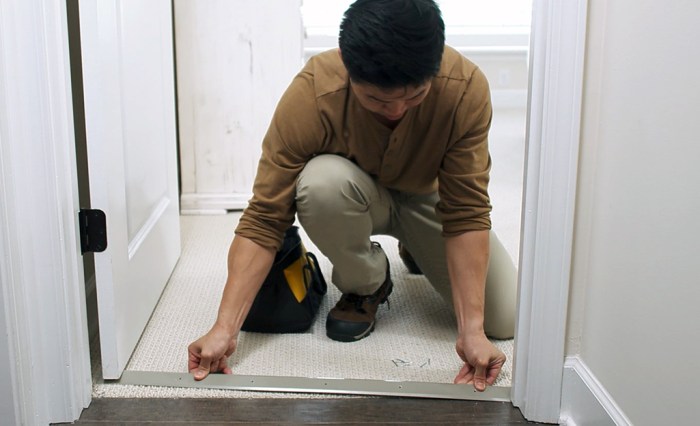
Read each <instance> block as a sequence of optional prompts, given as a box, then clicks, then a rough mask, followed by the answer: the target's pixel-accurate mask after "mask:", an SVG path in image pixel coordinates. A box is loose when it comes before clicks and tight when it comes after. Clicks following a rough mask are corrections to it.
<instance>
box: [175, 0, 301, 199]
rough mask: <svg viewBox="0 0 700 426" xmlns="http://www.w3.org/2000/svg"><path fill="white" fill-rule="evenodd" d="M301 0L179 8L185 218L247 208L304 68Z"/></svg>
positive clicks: (179, 2)
mask: <svg viewBox="0 0 700 426" xmlns="http://www.w3.org/2000/svg"><path fill="white" fill-rule="evenodd" d="M300 5H301V1H300V0H294V1H290V0H243V1H236V2H232V1H229V0H175V1H174V9H175V44H176V57H177V60H176V62H177V65H176V66H177V90H178V121H179V123H178V124H179V138H180V139H179V140H180V173H181V183H182V188H181V189H182V197H181V205H182V210H183V211H191V212H196V211H198V210H199V211H202V210H217V209H218V210H222V209H223V210H225V209H236V208H243V207H245V206H246V205H247V201H248V199H249V198H250V195H251V188H252V186H253V178H254V177H255V171H256V170H257V165H258V159H259V158H260V149H261V141H262V139H263V137H264V135H265V132H266V131H267V127H268V125H269V122H270V119H271V118H272V114H273V112H274V110H275V106H276V105H277V101H278V100H279V98H280V97H281V96H282V93H283V92H284V90H285V89H286V88H287V86H288V85H289V83H290V82H291V81H292V78H293V77H294V75H296V73H298V72H299V70H300V68H301V53H302V47H301V40H302V26H301V12H300Z"/></svg>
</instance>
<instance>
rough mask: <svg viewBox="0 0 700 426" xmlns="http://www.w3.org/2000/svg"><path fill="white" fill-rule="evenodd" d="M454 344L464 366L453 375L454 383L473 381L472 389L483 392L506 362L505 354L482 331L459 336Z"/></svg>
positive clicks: (494, 379) (470, 382)
mask: <svg viewBox="0 0 700 426" xmlns="http://www.w3.org/2000/svg"><path fill="white" fill-rule="evenodd" d="M456 346H457V347H456V349H457V354H458V355H459V357H460V358H462V361H464V367H462V369H461V370H459V373H458V374H457V377H455V380H454V382H455V384H472V383H473V384H474V389H476V390H477V391H479V392H483V391H484V390H485V389H486V385H489V386H490V385H493V383H494V382H495V381H496V377H498V374H499V373H500V372H501V368H502V367H503V364H505V362H506V355H505V354H504V353H503V352H501V351H500V350H499V349H498V348H497V347H495V346H494V345H493V344H492V343H491V342H489V340H488V339H487V338H486V335H485V334H483V333H476V334H472V335H468V336H460V337H459V338H458V339H457V345H456Z"/></svg>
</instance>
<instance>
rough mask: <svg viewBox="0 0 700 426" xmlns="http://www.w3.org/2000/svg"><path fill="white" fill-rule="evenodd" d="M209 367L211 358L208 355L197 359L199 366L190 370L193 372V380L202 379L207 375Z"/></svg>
mask: <svg viewBox="0 0 700 426" xmlns="http://www.w3.org/2000/svg"><path fill="white" fill-rule="evenodd" d="M210 367H211V359H210V358H209V357H205V356H203V357H202V358H201V359H200V361H199V366H198V367H197V368H195V369H194V370H191V371H190V372H191V373H192V372H193V373H194V379H195V380H203V379H204V378H206V377H207V376H208V375H209V368H210Z"/></svg>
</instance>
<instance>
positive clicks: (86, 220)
mask: <svg viewBox="0 0 700 426" xmlns="http://www.w3.org/2000/svg"><path fill="white" fill-rule="evenodd" d="M78 220H79V222H80V251H81V253H82V254H85V253H87V252H101V251H105V249H106V248H107V216H105V212H103V211H102V210H96V209H95V210H92V209H80V212H79V213H78Z"/></svg>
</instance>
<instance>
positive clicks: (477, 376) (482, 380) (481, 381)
mask: <svg viewBox="0 0 700 426" xmlns="http://www.w3.org/2000/svg"><path fill="white" fill-rule="evenodd" d="M474 389H476V390H478V391H479V392H481V391H484V390H485V389H486V368H485V367H484V366H482V365H477V366H476V367H475V368H474Z"/></svg>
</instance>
